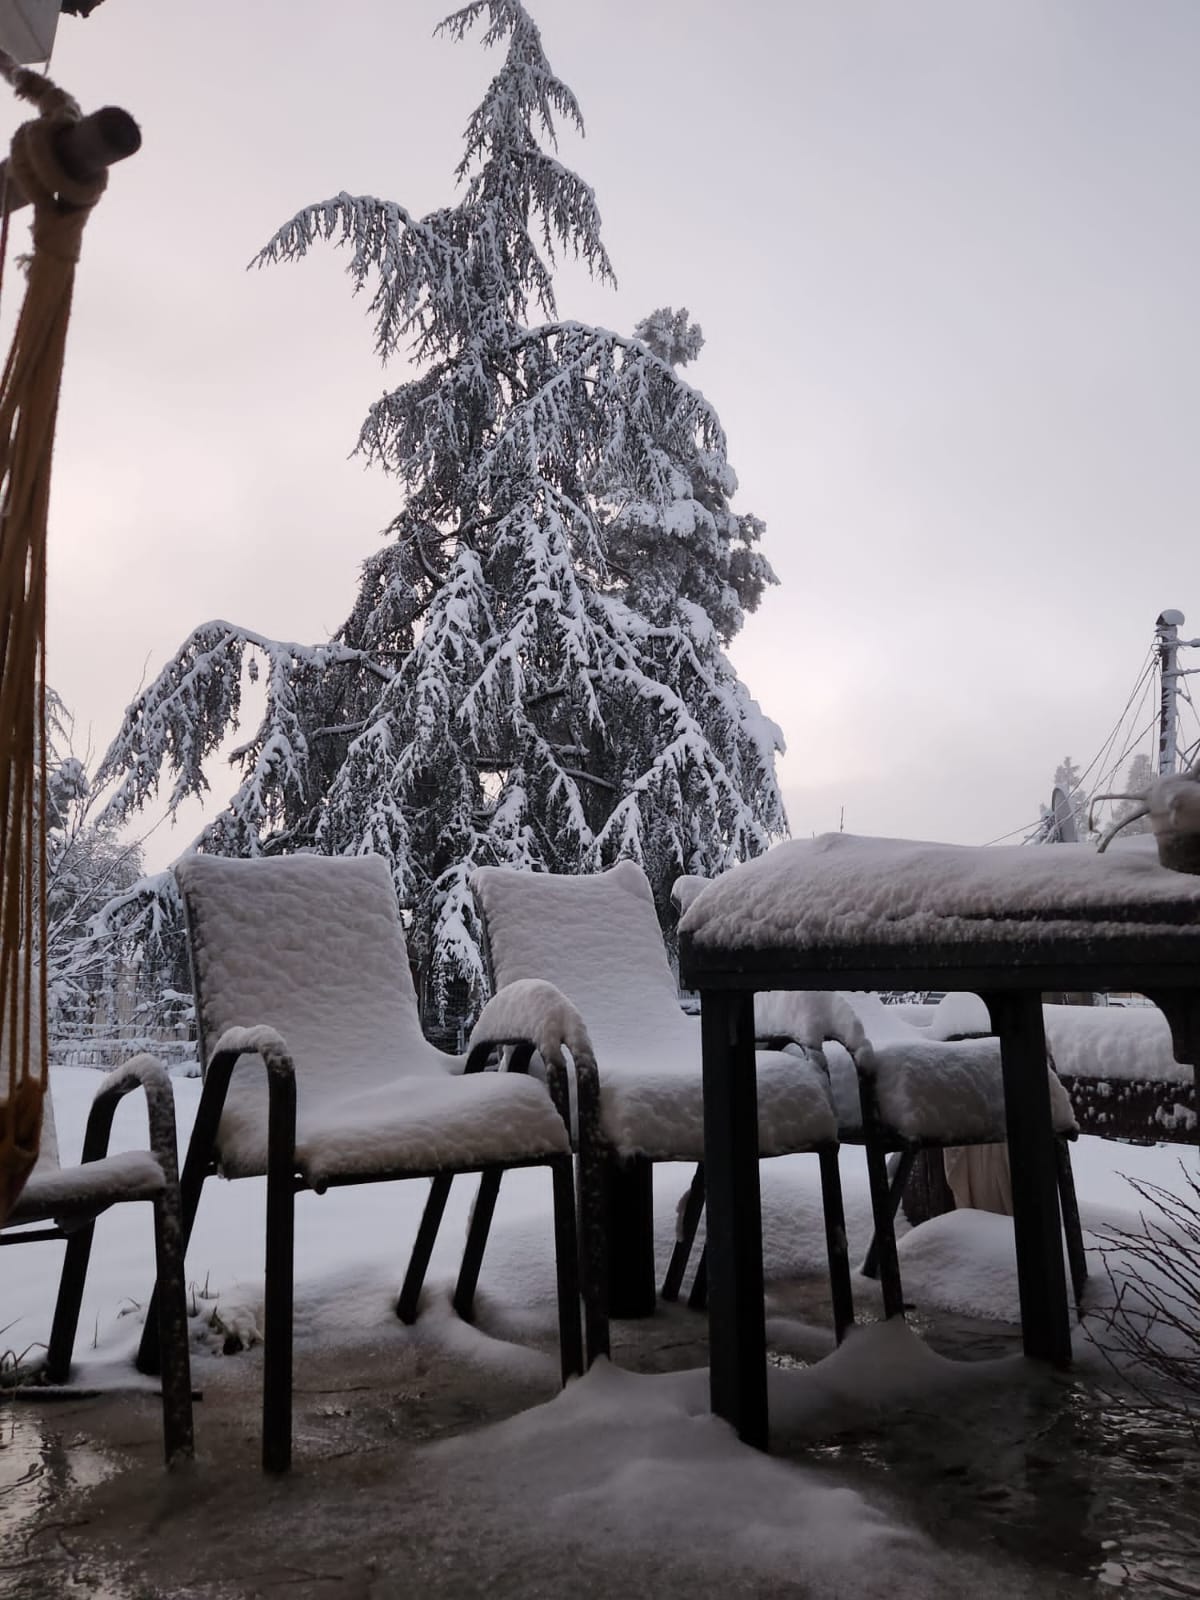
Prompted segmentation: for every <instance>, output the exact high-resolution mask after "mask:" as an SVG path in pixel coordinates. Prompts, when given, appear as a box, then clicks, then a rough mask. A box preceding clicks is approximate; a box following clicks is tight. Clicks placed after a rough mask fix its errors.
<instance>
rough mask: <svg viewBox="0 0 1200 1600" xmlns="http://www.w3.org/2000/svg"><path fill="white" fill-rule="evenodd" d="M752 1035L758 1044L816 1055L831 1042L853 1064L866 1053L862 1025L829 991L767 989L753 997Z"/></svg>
mask: <svg viewBox="0 0 1200 1600" xmlns="http://www.w3.org/2000/svg"><path fill="white" fill-rule="evenodd" d="M754 1036H755V1039H756V1040H758V1041H771V1042H772V1043H775V1042H776V1041H782V1042H783V1043H785V1044H798V1045H800V1046H801V1047H802V1048H803V1049H805V1050H816V1051H818V1052H819V1051H820V1049H821V1046H822V1045H824V1044H825V1043H826V1042H827V1041H828V1040H831V1039H832V1040H833V1041H834V1043H836V1044H840V1045H841V1046H842V1047H843V1048H844V1049H846V1050H847V1051H849V1053H850V1054H851V1055H852V1056H853V1057H854V1059H855V1060H856V1061H858V1060H859V1058H860V1056H862V1055H863V1053H864V1052H869V1050H870V1045H869V1043H868V1040H867V1036H866V1034H865V1033H864V1031H863V1025H862V1023H861V1022H860V1021H859V1020H858V1018H857V1016H856V1015H855V1014H854V1011H853V1010H852V1008H851V1007H850V1006H849V1005H847V1003H846V1002H845V1000H843V999H842V997H841V995H839V994H835V993H834V992H833V990H831V989H812V990H808V989H771V990H768V991H765V992H763V993H760V994H756V995H755V996H754Z"/></svg>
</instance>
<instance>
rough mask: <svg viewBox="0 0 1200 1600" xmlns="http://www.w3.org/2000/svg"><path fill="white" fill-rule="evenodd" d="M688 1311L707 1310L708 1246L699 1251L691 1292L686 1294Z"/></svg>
mask: <svg viewBox="0 0 1200 1600" xmlns="http://www.w3.org/2000/svg"><path fill="white" fill-rule="evenodd" d="M688 1310H689V1311H707V1310H708V1246H707V1245H705V1247H704V1249H703V1250H701V1252H700V1259H699V1261H697V1263H696V1276H695V1277H694V1278H693V1279H692V1292H691V1294H689V1295H688Z"/></svg>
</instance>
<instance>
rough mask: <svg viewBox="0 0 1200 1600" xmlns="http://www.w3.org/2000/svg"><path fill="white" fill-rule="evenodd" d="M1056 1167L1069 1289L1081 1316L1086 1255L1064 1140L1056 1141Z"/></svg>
mask: <svg viewBox="0 0 1200 1600" xmlns="http://www.w3.org/2000/svg"><path fill="white" fill-rule="evenodd" d="M1054 1154H1055V1160H1056V1163H1057V1167H1058V1204H1059V1208H1060V1209H1061V1211H1062V1221H1063V1232H1064V1234H1065V1235H1066V1241H1067V1264H1068V1265H1069V1267H1070V1269H1071V1288H1072V1290H1073V1291H1074V1294H1075V1312H1076V1315H1077V1316H1080V1317H1082V1316H1083V1297H1084V1294H1085V1293H1086V1290H1087V1279H1088V1269H1087V1252H1086V1251H1085V1250H1084V1248H1083V1224H1082V1223H1081V1222H1080V1220H1079V1201H1078V1199H1077V1198H1076V1195H1075V1174H1074V1172H1073V1171H1072V1170H1071V1149H1070V1146H1069V1145H1068V1143H1067V1141H1066V1140H1065V1139H1058V1140H1056V1141H1055V1147H1054Z"/></svg>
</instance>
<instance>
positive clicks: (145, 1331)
mask: <svg viewBox="0 0 1200 1600" xmlns="http://www.w3.org/2000/svg"><path fill="white" fill-rule="evenodd" d="M226 1090H227V1080H224V1081H223V1080H222V1079H220V1078H218V1077H211V1078H207V1079H206V1080H205V1083H204V1088H203V1089H202V1090H201V1093H200V1104H199V1106H198V1107H197V1108H196V1120H195V1122H194V1123H193V1125H192V1136H191V1138H190V1139H189V1141H188V1148H187V1156H186V1157H185V1159H184V1163H183V1171H182V1173H181V1174H180V1177H179V1203H180V1211H181V1215H182V1224H183V1236H182V1239H181V1241H180V1255H181V1256H182V1257H183V1258H185V1259H186V1256H187V1247H188V1245H189V1243H190V1242H191V1238H192V1228H193V1227H194V1226H195V1222H196V1211H197V1209H198V1207H199V1205H200V1192H201V1190H202V1189H203V1188H204V1180H205V1179H206V1178H208V1177H209V1176H211V1174H212V1172H213V1156H214V1152H215V1150H216V1140H217V1128H218V1126H219V1124H220V1121H221V1111H222V1108H223V1107H224V1104H225V1094H226ZM158 1368H159V1346H158V1289H157V1286H156V1287H155V1289H154V1292H153V1293H152V1294H151V1296H150V1304H149V1305H148V1306H147V1308H146V1321H145V1324H144V1325H143V1327H142V1338H141V1343H140V1344H139V1345H138V1353H137V1369H138V1371H139V1372H142V1373H146V1374H147V1375H149V1376H151V1377H153V1376H155V1375H156V1374H157V1372H158Z"/></svg>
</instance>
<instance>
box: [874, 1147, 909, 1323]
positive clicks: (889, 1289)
mask: <svg viewBox="0 0 1200 1600" xmlns="http://www.w3.org/2000/svg"><path fill="white" fill-rule="evenodd" d="M866 1157H867V1178H868V1180H869V1182H870V1185H871V1214H872V1218H873V1220H874V1223H875V1244H876V1248H877V1250H878V1255H879V1279H880V1287H881V1288H882V1290H883V1314H884V1316H885V1317H902V1316H903V1315H904V1290H903V1287H902V1286H901V1283H900V1259H899V1257H898V1256H897V1254H896V1230H895V1228H894V1227H893V1225H892V1207H891V1193H890V1185H889V1183H888V1171H887V1163H886V1161H885V1159H884V1154H883V1151H882V1149H881V1148H880V1146H879V1145H878V1144H876V1143H875V1142H874V1141H873V1140H870V1139H869V1140H868V1141H867V1144H866Z"/></svg>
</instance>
